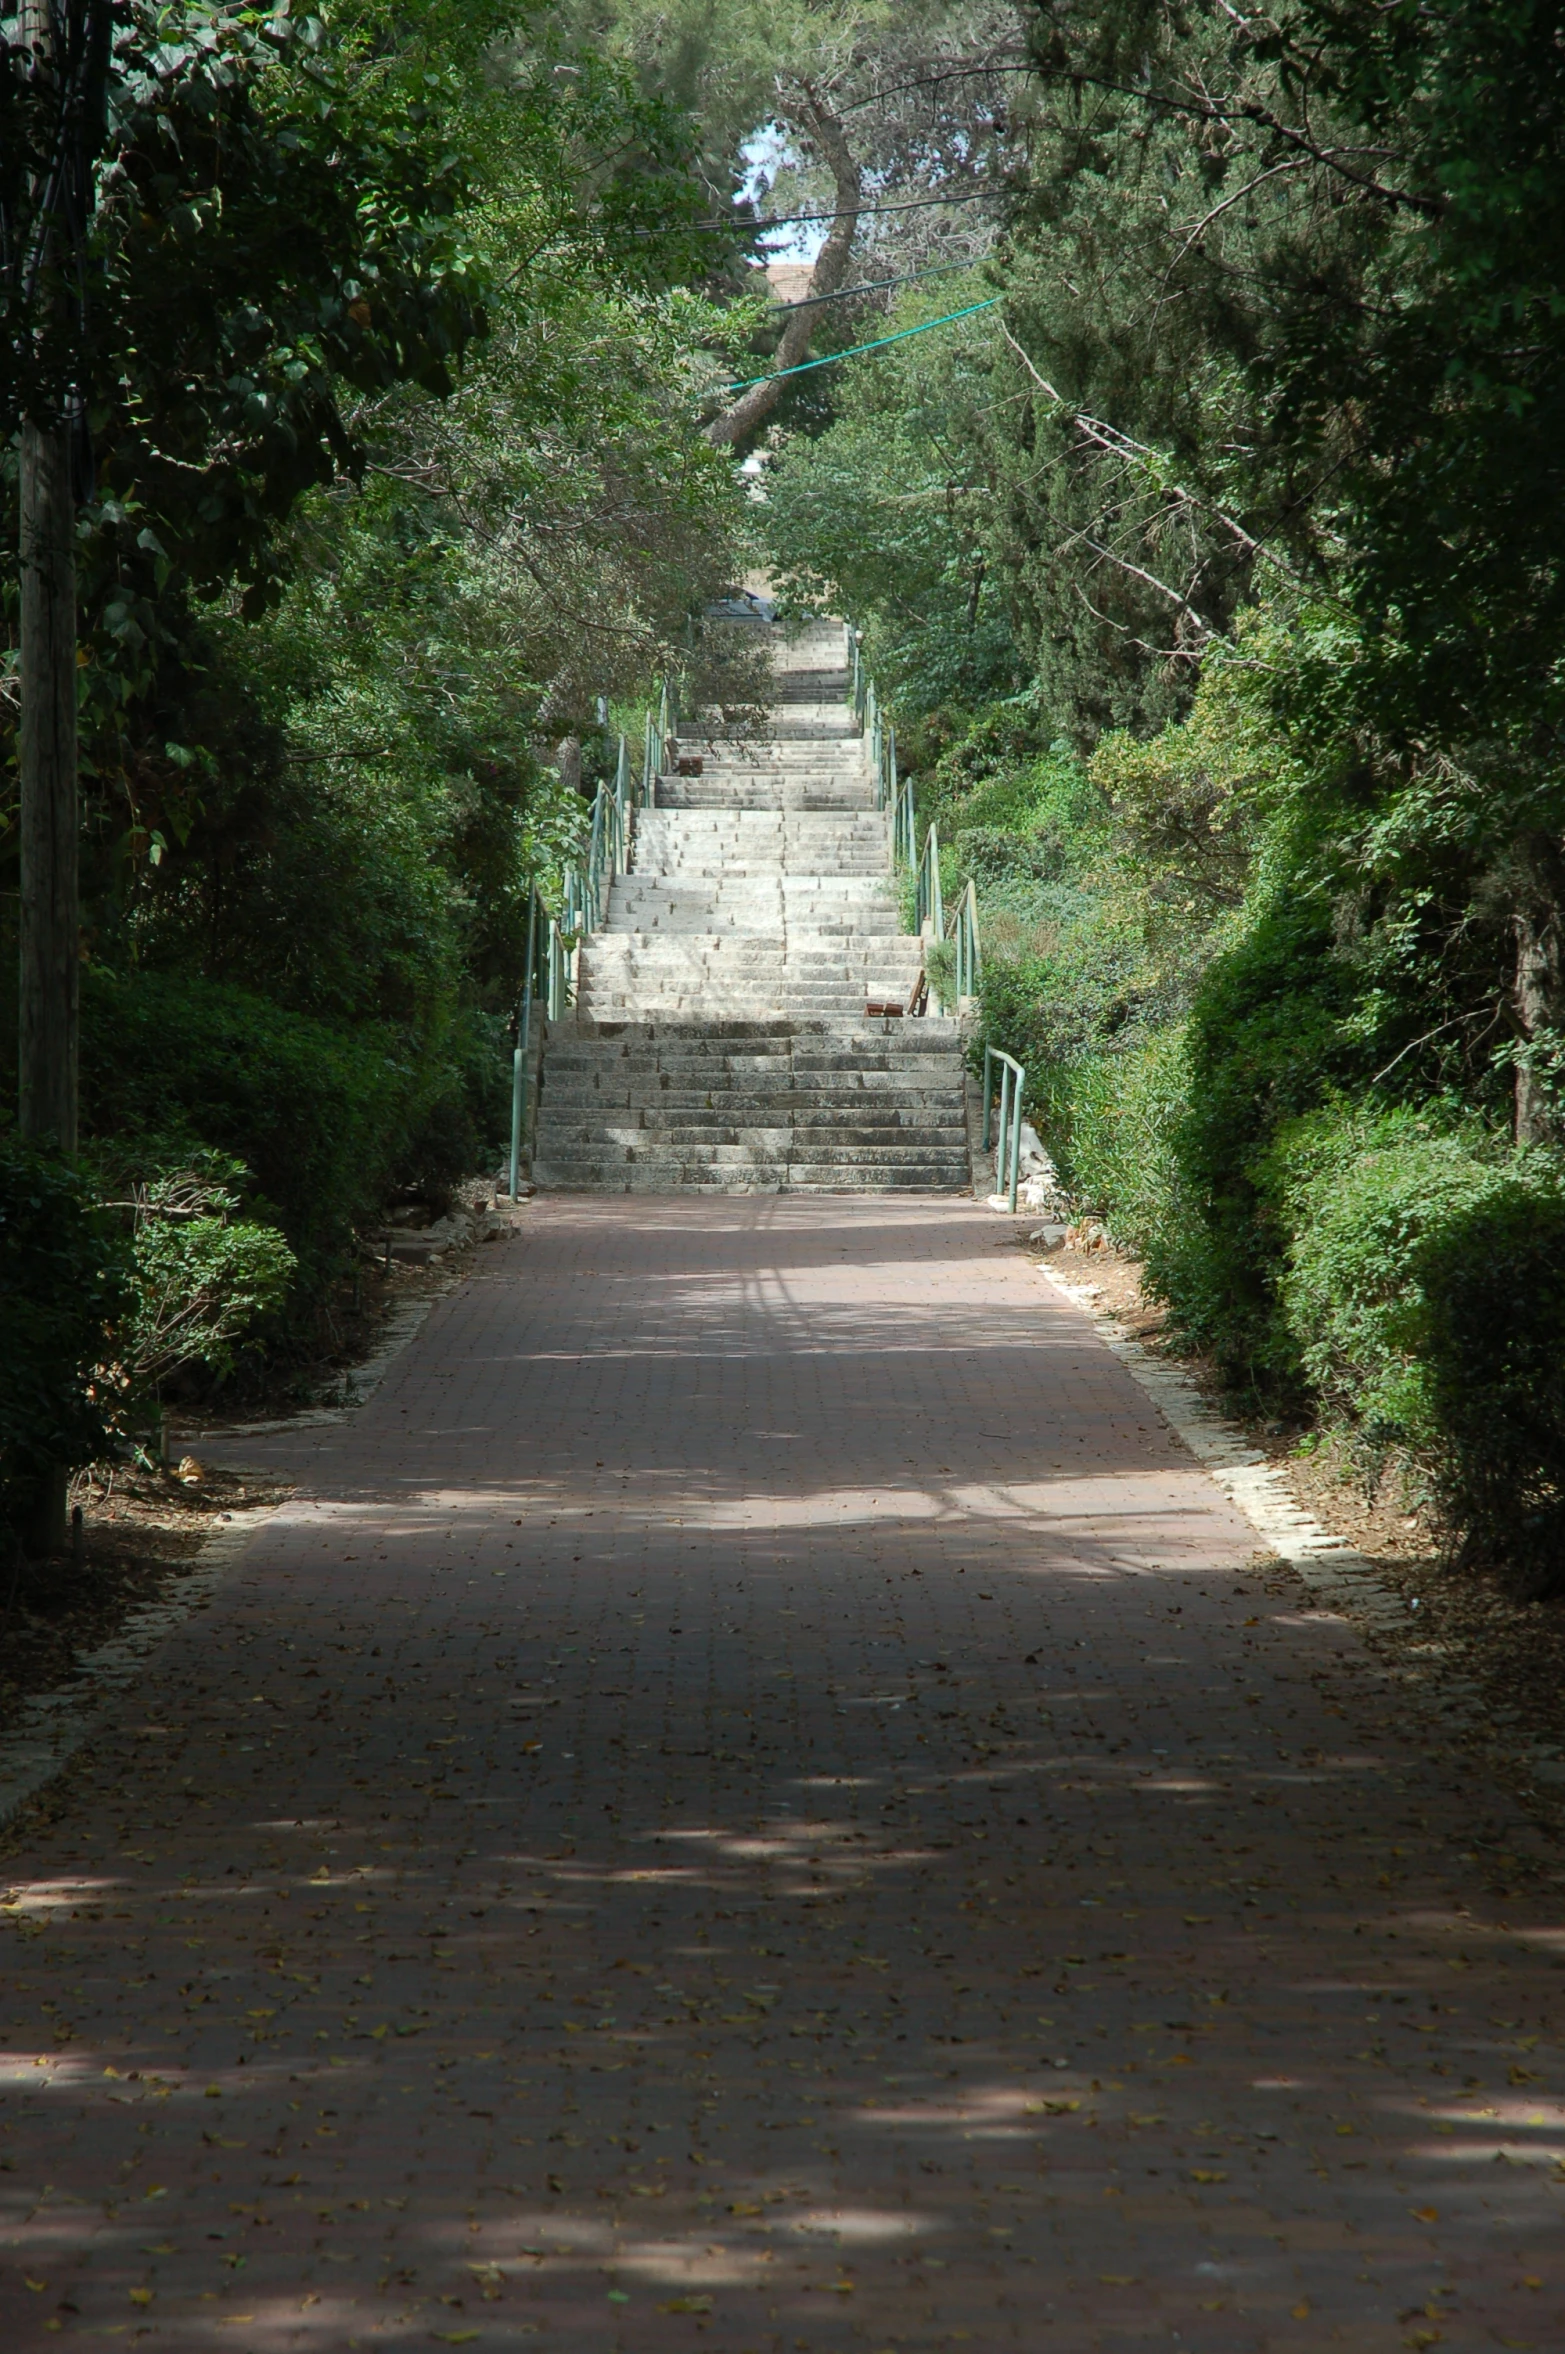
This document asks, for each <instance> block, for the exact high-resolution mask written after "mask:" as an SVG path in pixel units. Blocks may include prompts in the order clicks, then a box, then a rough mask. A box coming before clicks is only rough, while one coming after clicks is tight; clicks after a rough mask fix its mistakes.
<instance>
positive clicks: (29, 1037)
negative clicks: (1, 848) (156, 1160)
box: [17, 422, 80, 1155]
mask: <svg viewBox="0 0 1565 2354" xmlns="http://www.w3.org/2000/svg"><path fill="white" fill-rule="evenodd" d="M21 510H22V529H21V550H20V554H21V575H22V578H21V591H22V594H21V625H22V626H21V640H22V642H21V682H20V683H21V698H22V709H21V727H20V731H19V733H20V742H19V751H20V758H21V823H20V832H21V860H22V904H21V972H20V1020H19V1037H18V1076H17V1116H18V1125H19V1126H20V1128H21V1132H22V1134H23V1135H24V1136H27V1137H32V1138H35V1139H36V1140H38V1141H39V1142H46V1141H48V1142H52V1143H53V1144H54V1145H55V1146H56V1147H57V1148H58V1149H59V1150H60V1151H61V1152H63V1153H65V1154H67V1155H71V1154H74V1152H75V1150H76V1091H77V1026H78V1011H77V1009H78V1001H79V982H78V969H77V956H78V933H79V929H80V913H79V904H78V880H77V862H78V818H77V785H76V547H75V535H76V513H75V504H74V501H73V498H72V495H71V453H70V436H69V434H68V432H67V431H66V429H65V428H64V427H63V426H56V427H51V428H47V429H45V428H43V427H40V426H37V425H34V424H32V423H31V422H29V423H27V424H24V426H23V427H22V447H21Z"/></svg>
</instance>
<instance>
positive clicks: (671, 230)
mask: <svg viewBox="0 0 1565 2354" xmlns="http://www.w3.org/2000/svg"><path fill="white" fill-rule="evenodd" d="M996 194H998V190H996V189H994V188H969V189H968V190H967V191H966V193H965V194H964V195H961V196H915V197H911V198H910V199H909V200H908V202H907V203H906V204H855V205H850V206H845V207H844V208H843V210H842V211H841V212H834V213H772V214H769V215H768V217H767V218H766V219H765V220H764V221H745V220H738V219H730V220H726V221H686V222H683V223H680V222H674V223H672V224H671V225H670V226H669V227H667V228H663V229H638V230H636V232H635V234H636V235H637V236H638V237H673V236H678V235H679V234H680V233H681V231H682V229H684V230H691V231H694V230H698V229H723V230H726V231H727V233H728V235H729V236H731V237H737V236H741V235H743V236H747V237H748V236H759V235H760V234H761V232H762V231H763V230H765V229H786V228H788V227H790V226H791V225H792V224H793V223H794V222H796V221H847V220H863V221H875V220H879V219H880V217H881V215H882V214H883V213H916V212H923V211H925V210H926V209H927V208H928V207H929V206H930V205H932V204H976V203H978V201H979V200H980V198H982V197H985V196H994V195H996Z"/></svg>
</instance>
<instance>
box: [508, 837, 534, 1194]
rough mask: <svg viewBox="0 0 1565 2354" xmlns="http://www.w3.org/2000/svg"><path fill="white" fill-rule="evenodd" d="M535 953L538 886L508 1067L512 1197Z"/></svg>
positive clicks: (522, 1124) (530, 907)
mask: <svg viewBox="0 0 1565 2354" xmlns="http://www.w3.org/2000/svg"><path fill="white" fill-rule="evenodd" d="M537 954H538V886H537V884H536V883H534V884H533V885H532V887H531V888H530V890H529V891H528V894H527V964H526V967H525V974H526V977H525V979H524V980H523V982H522V1005H521V1011H520V1013H519V1014H518V1016H517V1021H516V1056H515V1060H514V1062H513V1064H512V1067H511V1199H512V1201H513V1202H514V1201H515V1199H516V1187H517V1182H518V1179H519V1177H520V1174H521V1159H522V1139H523V1137H524V1136H525V1134H526V1127H527V1060H528V1053H529V1050H530V1048H531V1046H532V1029H533V969H534V965H535V962H536V959H537Z"/></svg>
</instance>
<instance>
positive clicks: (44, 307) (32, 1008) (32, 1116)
mask: <svg viewBox="0 0 1565 2354" xmlns="http://www.w3.org/2000/svg"><path fill="white" fill-rule="evenodd" d="M21 15H22V35H23V39H24V41H25V42H26V43H27V45H28V46H29V48H30V49H31V51H32V59H33V75H34V80H35V86H37V87H40V88H41V89H42V90H43V91H44V92H45V93H46V94H47V96H48V97H49V98H50V99H51V100H52V101H53V106H52V112H53V118H54V121H53V132H52V136H51V137H50V138H49V139H48V141H47V142H46V144H45V148H44V155H43V161H42V168H41V171H40V176H39V179H38V181H37V182H36V183H35V188H34V201H35V214H34V226H33V238H34V246H33V251H32V254H31V255H30V257H29V260H30V263H31V271H30V274H31V276H32V281H33V285H34V287H35V288H36V290H37V297H38V302H39V312H38V316H37V318H36V320H35V323H34V333H35V336H36V338H37V341H38V344H39V345H40V346H46V345H49V344H52V343H55V341H56V338H57V335H58V331H59V329H60V328H61V326H63V324H64V322H63V320H62V318H61V306H62V305H63V303H64V302H65V300H66V283H65V279H66V271H67V269H68V267H69V264H70V262H71V259H72V258H73V257H72V255H71V250H70V238H71V223H70V220H69V218H68V216H67V214H66V207H67V205H68V203H69V200H70V196H71V194H72V193H74V191H73V189H72V185H71V166H72V163H73V161H74V158H73V156H72V155H71V153H70V151H69V141H70V138H71V133H72V129H73V126H72V125H71V124H70V123H68V121H67V119H66V103H65V89H64V85H63V77H62V74H61V67H62V65H63V63H64V62H65V61H64V60H62V59H61V58H60V57H59V56H58V55H57V54H56V49H55V37H54V36H55V26H54V21H53V12H52V10H51V7H50V4H49V0H22V12H21ZM51 331H53V332H51ZM61 340H63V338H62V339H61ZM20 491H21V500H20V505H21V533H20V546H19V550H18V553H19V556H20V571H21V648H20V657H21V659H20V678H19V685H20V688H21V721H20V727H19V731H18V755H19V766H20V787H21V809H20V813H19V814H20V824H19V832H20V837H21V845H20V846H21V869H22V872H21V920H20V974H19V987H18V1006H19V1018H18V1039H17V1048H18V1052H17V1124H18V1126H19V1128H20V1130H21V1133H22V1135H23V1136H24V1137H26V1138H28V1139H30V1140H31V1141H32V1142H35V1143H38V1144H42V1145H45V1146H49V1147H52V1148H53V1149H54V1150H55V1151H57V1152H60V1153H63V1154H64V1155H66V1157H67V1158H70V1157H73V1156H74V1154H75V1151H76V1104H77V1067H78V1029H79V1007H80V980H79V972H78V957H79V934H80V881H79V874H80V850H79V816H78V806H77V798H78V789H77V742H76V500H75V494H74V490H73V486H72V480H71V428H70V423H69V421H68V419H67V417H66V416H65V415H64V414H55V415H51V416H47V417H46V418H45V420H44V421H43V422H42V423H40V422H39V421H38V419H37V417H36V416H33V417H26V418H24V420H23V423H22V431H21V449H20ZM66 1506H67V1481H66V1472H65V1466H64V1465H63V1464H58V1463H49V1464H46V1465H44V1466H43V1468H42V1471H41V1472H40V1475H39V1482H38V1491H37V1495H36V1498H35V1502H34V1507H33V1514H32V1526H31V1528H30V1530H29V1531H28V1537H29V1550H30V1551H32V1552H35V1553H58V1552H62V1551H63V1550H64V1548H65V1543H66V1534H67V1519H66Z"/></svg>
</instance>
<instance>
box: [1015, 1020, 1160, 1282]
mask: <svg viewBox="0 0 1565 2354" xmlns="http://www.w3.org/2000/svg"><path fill="white" fill-rule="evenodd" d="M1185 1091H1186V1073H1185V1041H1184V1034H1183V1032H1182V1031H1181V1030H1180V1029H1178V1028H1170V1029H1167V1030H1162V1031H1159V1032H1157V1033H1156V1034H1155V1035H1154V1036H1152V1037H1151V1038H1149V1039H1148V1040H1147V1041H1146V1043H1145V1044H1144V1045H1142V1046H1139V1047H1137V1048H1135V1049H1133V1050H1131V1051H1128V1052H1126V1053H1124V1054H1117V1055H1110V1054H1098V1055H1084V1056H1082V1057H1080V1058H1079V1059H1078V1060H1077V1061H1075V1062H1073V1063H1069V1064H1065V1065H1062V1066H1058V1067H1057V1068H1056V1070H1055V1071H1054V1072H1052V1073H1049V1074H1046V1076H1045V1080H1044V1085H1043V1089H1042V1091H1041V1092H1042V1093H1043V1094H1044V1096H1045V1098H1046V1103H1047V1108H1046V1110H1045V1113H1044V1117H1045V1121H1046V1126H1047V1133H1048V1136H1049V1141H1050V1146H1051V1149H1052V1151H1053V1153H1054V1158H1055V1161H1056V1163H1057V1165H1058V1167H1059V1170H1060V1175H1061V1177H1062V1178H1063V1179H1064V1182H1065V1185H1066V1187H1067V1189H1068V1191H1069V1192H1070V1193H1071V1195H1072V1196H1073V1197H1074V1199H1075V1200H1076V1202H1077V1203H1078V1204H1079V1206H1080V1208H1081V1209H1083V1210H1085V1211H1089V1212H1090V1213H1091V1214H1092V1215H1093V1216H1094V1217H1096V1218H1099V1219H1101V1221H1102V1223H1103V1225H1104V1226H1105V1227H1106V1228H1107V1230H1108V1233H1109V1234H1110V1236H1111V1237H1112V1239H1113V1240H1114V1242H1115V1243H1116V1244H1118V1245H1119V1247H1120V1248H1121V1249H1123V1250H1127V1251H1133V1252H1135V1253H1136V1254H1138V1255H1142V1254H1144V1253H1145V1252H1146V1251H1147V1250H1148V1249H1149V1248H1151V1247H1152V1246H1153V1245H1154V1243H1155V1242H1156V1241H1158V1240H1159V1238H1164V1239H1165V1240H1166V1239H1167V1238H1168V1236H1169V1232H1170V1228H1171V1226H1172V1225H1173V1224H1174V1222H1175V1220H1176V1219H1177V1215H1178V1203H1179V1165H1178V1160H1177V1157H1176V1155H1175V1152H1174V1136H1175V1132H1176V1130H1177V1127H1178V1123H1179V1121H1180V1119H1181V1118H1182V1117H1183V1114H1184V1110H1185Z"/></svg>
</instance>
